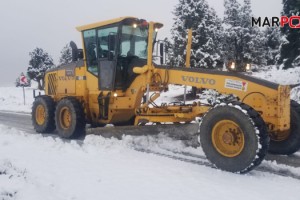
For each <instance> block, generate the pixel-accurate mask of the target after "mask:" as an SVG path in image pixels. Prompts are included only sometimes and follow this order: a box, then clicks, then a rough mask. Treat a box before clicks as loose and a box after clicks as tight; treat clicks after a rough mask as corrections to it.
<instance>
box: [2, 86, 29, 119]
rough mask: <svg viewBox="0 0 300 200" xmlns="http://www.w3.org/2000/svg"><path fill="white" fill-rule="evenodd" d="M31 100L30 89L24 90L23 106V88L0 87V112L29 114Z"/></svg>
mask: <svg viewBox="0 0 300 200" xmlns="http://www.w3.org/2000/svg"><path fill="white" fill-rule="evenodd" d="M33 100H34V99H33V89H32V88H25V105H24V100H23V88H21V87H18V88H17V87H0V110H4V111H14V112H27V113H29V112H31V106H32V102H33Z"/></svg>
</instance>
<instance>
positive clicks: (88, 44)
mask: <svg viewBox="0 0 300 200" xmlns="http://www.w3.org/2000/svg"><path fill="white" fill-rule="evenodd" d="M83 38H84V44H85V55H86V62H87V68H88V71H90V72H91V73H93V74H95V75H97V74H98V63H97V57H98V56H97V41H96V30H95V29H91V30H87V31H84V32H83Z"/></svg>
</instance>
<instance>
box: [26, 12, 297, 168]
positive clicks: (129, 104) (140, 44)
mask: <svg viewBox="0 0 300 200" xmlns="http://www.w3.org/2000/svg"><path fill="white" fill-rule="evenodd" d="M162 27H163V25H162V24H161V23H157V22H148V21H146V20H143V19H138V18H135V17H122V18H117V19H113V20H108V21H103V22H99V23H94V24H89V25H85V26H80V27H77V30H78V31H80V32H81V35H82V41H83V44H82V45H83V50H79V49H77V47H76V45H75V44H74V43H72V44H71V46H72V47H73V62H72V63H70V64H67V65H63V66H59V67H57V68H55V69H52V70H49V71H47V73H46V75H45V95H39V96H36V98H35V101H34V103H33V107H32V121H33V126H34V129H35V130H36V131H37V132H39V133H51V132H53V131H54V130H55V129H56V130H57V132H58V134H59V136H61V137H63V138H78V137H80V136H82V135H83V134H85V128H86V124H91V125H92V126H94V127H101V126H105V125H106V124H114V125H115V126H123V125H133V126H136V131H139V126H140V125H145V124H147V123H149V122H153V124H164V123H174V124H175V123H176V124H177V126H178V123H184V122H185V123H190V122H192V121H195V119H196V118H198V117H199V118H200V119H201V120H200V124H199V127H200V128H199V135H200V143H201V146H202V148H203V151H204V153H205V154H206V157H207V159H208V160H209V161H210V162H212V163H213V164H214V165H215V166H216V167H217V168H220V169H222V170H225V171H230V172H236V173H246V172H248V171H250V170H252V169H253V168H254V167H256V166H257V165H259V164H260V163H261V161H262V160H263V159H264V157H265V155H266V154H267V152H268V151H269V152H271V153H275V154H293V153H294V152H296V151H298V150H299V148H300V105H299V104H298V103H296V102H295V101H291V100H290V89H291V87H290V86H284V85H279V84H276V83H272V82H269V81H266V80H261V79H258V78H254V77H251V76H248V75H246V74H245V73H240V72H234V71H218V70H207V69H202V68H190V67H189V66H190V54H191V43H192V40H191V38H192V31H191V30H189V31H188V32H189V34H188V35H189V37H188V42H187V55H186V66H182V67H172V66H166V65H158V64H155V63H154V62H153V60H154V55H153V54H154V53H153V51H154V49H155V47H154V46H155V43H156V42H157V40H156V36H157V32H158V31H159V29H161V28H162ZM160 49H161V48H160ZM170 84H176V85H182V86H192V87H195V88H198V89H212V90H215V91H217V92H218V93H219V94H222V95H223V96H225V97H226V98H221V99H220V100H219V101H217V103H216V102H215V103H201V102H200V101H197V100H195V101H194V102H193V103H186V102H180V103H178V102H177V103H164V104H161V105H157V104H155V100H157V98H158V97H159V96H160V94H161V93H162V92H164V91H166V90H167V89H168V85H170ZM227 97H228V98H227ZM153 126H155V125H153ZM182 131H183V132H184V130H182ZM187 134H188V133H187Z"/></svg>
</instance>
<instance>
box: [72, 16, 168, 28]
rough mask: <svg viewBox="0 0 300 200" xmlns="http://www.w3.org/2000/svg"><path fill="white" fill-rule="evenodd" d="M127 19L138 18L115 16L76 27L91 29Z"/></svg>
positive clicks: (134, 18)
mask: <svg viewBox="0 0 300 200" xmlns="http://www.w3.org/2000/svg"><path fill="white" fill-rule="evenodd" d="M125 19H133V20H138V18H136V17H131V16H126V17H119V18H115V19H110V20H106V21H102V22H96V23H92V24H87V25H83V26H78V27H76V29H77V30H78V31H80V32H82V31H84V30H89V29H93V28H97V27H101V26H106V25H109V24H114V23H118V22H121V21H124V20H125ZM157 24H160V27H162V26H163V25H162V24H161V23H157Z"/></svg>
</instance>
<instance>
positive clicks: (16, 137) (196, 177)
mask: <svg viewBox="0 0 300 200" xmlns="http://www.w3.org/2000/svg"><path fill="white" fill-rule="evenodd" d="M0 138H1V140H0V152H1V157H0V172H1V171H2V172H5V173H1V174H0V199H4V200H10V199H16V200H19V199H20V200H40V199H46V200H47V199H51V200H52V199H53V200H71V199H72V200H82V199H88V200H93V199H95V200H96V199H97V200H98V199H105V200H110V199H122V200H126V199H130V200H135V199H136V200H138V199H143V200H148V199H149V200H150V199H151V200H153V199H157V200H160V199H172V200H179V199H180V200H181V199H199V198H201V199H219V198H220V197H221V199H224V200H227V199H228V200H229V199H235V198H236V197H237V196H239V197H242V198H243V199H264V200H268V199H272V200H273V199H282V198H284V199H286V200H294V199H295V200H296V199H299V194H298V193H299V192H298V191H299V190H300V181H299V180H297V179H292V178H289V177H282V176H277V175H273V174H270V173H262V172H258V171H253V172H251V173H250V174H247V175H237V174H232V173H227V172H222V171H219V170H216V169H212V168H209V167H205V166H202V165H197V164H193V163H189V162H182V161H179V160H176V159H171V158H167V157H164V156H159V155H155V154H148V153H144V152H140V151H135V150H134V149H135V148H143V149H149V150H152V151H159V152H167V151H168V150H171V151H174V150H176V149H177V151H181V150H180V149H183V150H184V151H187V152H192V151H193V152H194V153H196V152H197V150H189V149H188V148H186V147H184V144H183V143H182V142H180V141H173V140H172V139H170V138H166V137H165V136H163V135H159V136H155V137H151V136H141V137H133V136H126V137H124V139H123V140H121V141H120V140H116V139H105V138H103V137H100V136H87V137H86V139H85V140H84V141H64V140H61V139H59V138H57V137H55V136H42V135H38V134H37V135H33V134H27V133H24V132H20V131H18V130H15V129H13V128H8V127H5V126H2V125H0ZM199 155H202V153H201V151H199ZM274 188H280V190H274ZM233 191H234V192H233ZM249 191H251V192H250V193H249ZM287 194H288V195H287Z"/></svg>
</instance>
